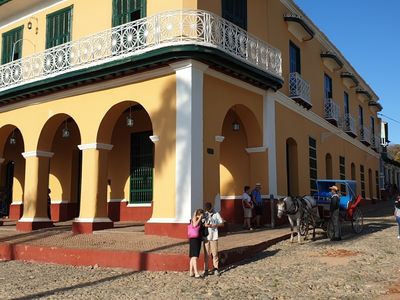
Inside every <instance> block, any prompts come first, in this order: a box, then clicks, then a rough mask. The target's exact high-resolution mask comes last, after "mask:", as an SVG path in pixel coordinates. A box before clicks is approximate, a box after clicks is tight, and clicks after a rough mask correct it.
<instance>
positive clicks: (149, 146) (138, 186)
mask: <svg viewBox="0 0 400 300" xmlns="http://www.w3.org/2000/svg"><path fill="white" fill-rule="evenodd" d="M151 135H153V132H152V131H144V132H135V133H132V135H131V176H130V192H131V193H130V194H131V195H130V203H150V202H151V201H152V200H153V169H154V144H153V142H152V141H151V140H150V138H149V136H151Z"/></svg>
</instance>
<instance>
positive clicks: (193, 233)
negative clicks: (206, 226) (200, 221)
mask: <svg viewBox="0 0 400 300" xmlns="http://www.w3.org/2000/svg"><path fill="white" fill-rule="evenodd" d="M187 232H188V238H189V239H195V238H198V237H199V235H200V225H197V226H193V225H192V223H190V224H189V225H188V226H187Z"/></svg>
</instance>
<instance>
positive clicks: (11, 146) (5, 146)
mask: <svg viewBox="0 0 400 300" xmlns="http://www.w3.org/2000/svg"><path fill="white" fill-rule="evenodd" d="M0 151H1V155H0V157H1V158H4V161H3V163H1V164H0V169H1V170H0V174H1V178H0V189H1V190H3V191H4V192H5V193H6V195H7V197H6V202H7V205H6V215H9V216H10V217H11V215H13V216H12V217H13V218H14V217H15V218H18V217H19V215H20V213H19V212H18V213H16V214H14V213H13V212H11V211H10V210H11V207H10V205H11V203H12V202H18V203H21V202H22V200H23V195H24V182H25V159H24V158H23V156H22V155H21V154H22V153H23V152H24V151H25V143H24V138H23V136H22V133H21V131H20V130H19V128H17V127H16V126H14V125H12V124H7V125H4V126H3V127H1V128H0ZM18 209H22V207H21V206H20V205H19V208H18Z"/></svg>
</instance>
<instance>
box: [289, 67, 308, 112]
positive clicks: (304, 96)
mask: <svg viewBox="0 0 400 300" xmlns="http://www.w3.org/2000/svg"><path fill="white" fill-rule="evenodd" d="M289 94H290V97H291V98H294V99H299V98H300V99H301V100H302V101H304V102H307V103H308V104H309V105H310V106H311V93H310V84H309V83H308V82H307V81H306V80H304V79H303V78H302V77H301V75H300V74H299V73H297V72H294V73H290V74H289Z"/></svg>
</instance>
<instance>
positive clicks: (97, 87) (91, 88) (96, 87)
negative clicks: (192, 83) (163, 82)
mask: <svg viewBox="0 0 400 300" xmlns="http://www.w3.org/2000/svg"><path fill="white" fill-rule="evenodd" d="M171 74H173V70H172V69H171V68H170V67H162V68H157V69H155V70H150V71H146V72H143V73H139V74H136V73H135V74H134V75H129V76H124V77H122V78H117V79H113V80H107V81H102V82H100V83H92V84H90V85H86V86H82V87H74V88H73V89H70V90H66V91H62V92H57V93H54V94H51V95H48V96H40V97H37V98H35V99H31V100H24V101H22V102H16V103H14V104H8V105H6V106H2V107H0V112H6V111H11V110H15V109H18V108H23V107H27V106H33V105H39V104H42V103H46V102H52V101H55V100H59V99H64V98H69V97H73V96H77V95H82V94H88V93H92V92H97V91H101V90H107V89H112V88H115V87H119V86H123V85H127V84H131V83H137V82H141V81H146V80H150V79H154V78H157V77H161V76H166V75H171Z"/></svg>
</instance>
